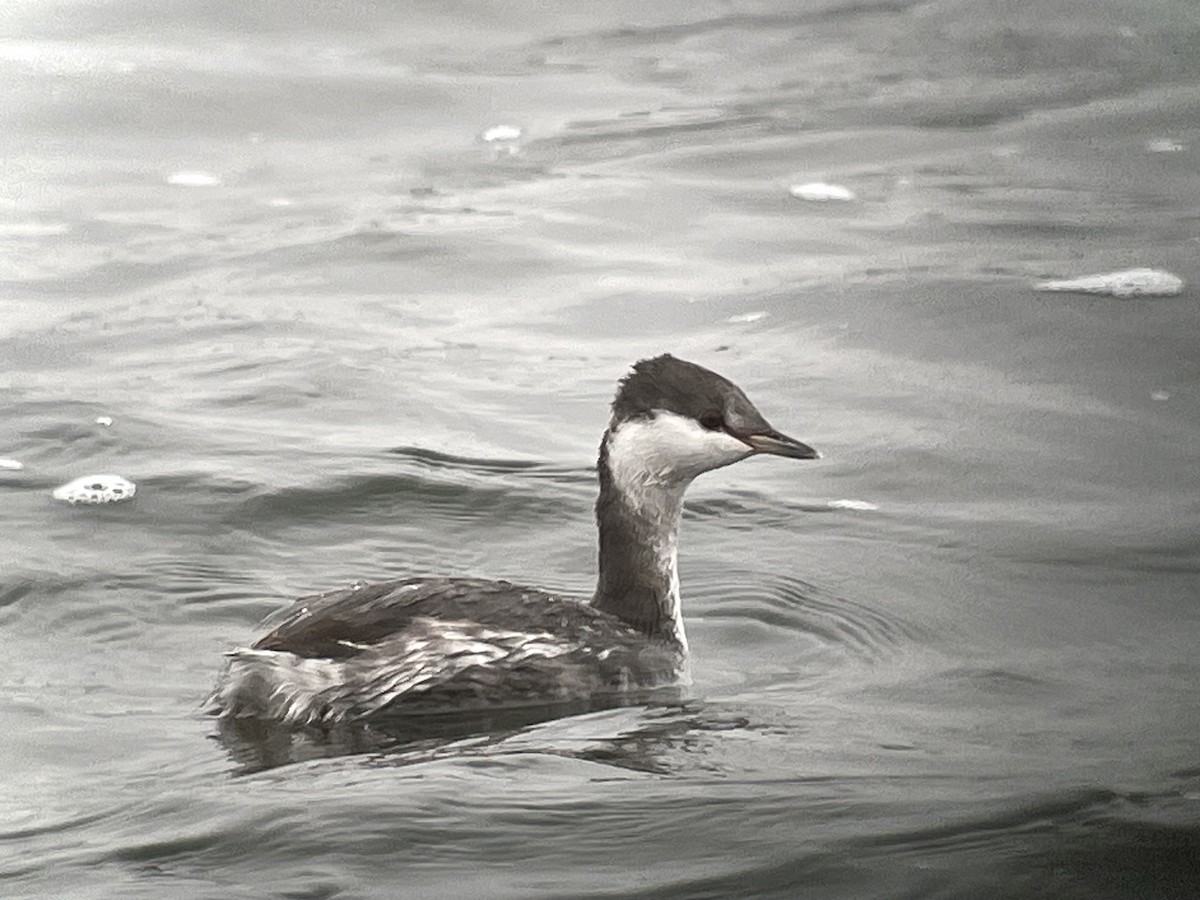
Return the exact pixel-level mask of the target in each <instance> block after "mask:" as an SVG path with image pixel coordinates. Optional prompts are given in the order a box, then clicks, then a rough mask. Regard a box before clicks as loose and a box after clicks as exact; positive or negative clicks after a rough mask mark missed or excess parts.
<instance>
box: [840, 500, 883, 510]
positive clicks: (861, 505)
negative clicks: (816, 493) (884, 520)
mask: <svg viewBox="0 0 1200 900" xmlns="http://www.w3.org/2000/svg"><path fill="white" fill-rule="evenodd" d="M829 508H830V509H853V510H858V511H859V512H870V511H871V510H873V509H879V507H878V506H876V505H875V504H874V503H871V502H870V501H869V500H830V501H829Z"/></svg>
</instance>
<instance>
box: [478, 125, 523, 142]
mask: <svg viewBox="0 0 1200 900" xmlns="http://www.w3.org/2000/svg"><path fill="white" fill-rule="evenodd" d="M480 137H481V138H483V140H484V141H485V142H487V143H489V144H493V143H497V142H508V141H519V140H520V139H521V129H520V128H518V127H517V126H516V125H493V126H492V127H491V128H488V129H487V130H485V131H484V132H483V134H481V135H480Z"/></svg>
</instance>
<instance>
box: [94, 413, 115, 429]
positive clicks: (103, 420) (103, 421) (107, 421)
mask: <svg viewBox="0 0 1200 900" xmlns="http://www.w3.org/2000/svg"><path fill="white" fill-rule="evenodd" d="M112 423H113V418H112V416H96V424H97V425H103V426H104V427H105V428H107V427H108V426H109V425H111V424H112Z"/></svg>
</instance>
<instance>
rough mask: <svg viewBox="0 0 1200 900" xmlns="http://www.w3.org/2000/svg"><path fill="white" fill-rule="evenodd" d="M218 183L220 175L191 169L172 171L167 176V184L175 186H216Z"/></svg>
mask: <svg viewBox="0 0 1200 900" xmlns="http://www.w3.org/2000/svg"><path fill="white" fill-rule="evenodd" d="M220 183H221V176H220V175H214V174H213V173H212V172H201V171H198V170H191V169H189V170H185V171H183V172H172V173H171V174H170V175H168V176H167V184H173V185H175V186H176V187H216V186H217V185H219V184H220Z"/></svg>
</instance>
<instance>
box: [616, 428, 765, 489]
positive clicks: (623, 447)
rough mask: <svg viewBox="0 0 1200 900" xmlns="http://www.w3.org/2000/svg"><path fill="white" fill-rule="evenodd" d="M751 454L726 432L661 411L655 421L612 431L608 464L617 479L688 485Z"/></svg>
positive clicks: (748, 449)
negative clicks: (703, 474)
mask: <svg viewBox="0 0 1200 900" xmlns="http://www.w3.org/2000/svg"><path fill="white" fill-rule="evenodd" d="M750 452H751V451H750V448H749V447H747V446H746V445H745V444H744V443H742V442H741V441H739V440H738V439H737V438H735V437H731V436H730V435H728V434H726V433H725V432H723V431H709V430H707V429H705V428H702V427H701V426H700V424H699V423H698V422H696V421H695V420H693V419H689V418H685V417H683V416H677V415H675V414H674V413H668V412H660V413H658V414H657V415H656V416H655V417H654V418H653V419H646V420H639V421H634V422H626V423H624V424H623V425H622V426H621V427H620V428H618V429H617V430H616V431H615V432H613V434H612V435H611V437H610V442H609V463H610V465H611V466H612V467H613V469H614V475H618V477H619V476H620V475H621V474H624V475H627V477H628V478H629V479H631V480H641V481H643V482H657V483H665V482H673V481H682V482H685V483H686V482H688V481H691V480H692V479H693V478H695V477H696V476H697V475H699V474H701V473H702V472H707V471H709V470H710V469H718V468H720V467H721V466H727V465H729V464H730V463H735V462H737V461H738V460H740V459H745V458H746V457H747V456H749V455H750ZM635 473H636V474H635ZM639 476H640V477H639Z"/></svg>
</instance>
